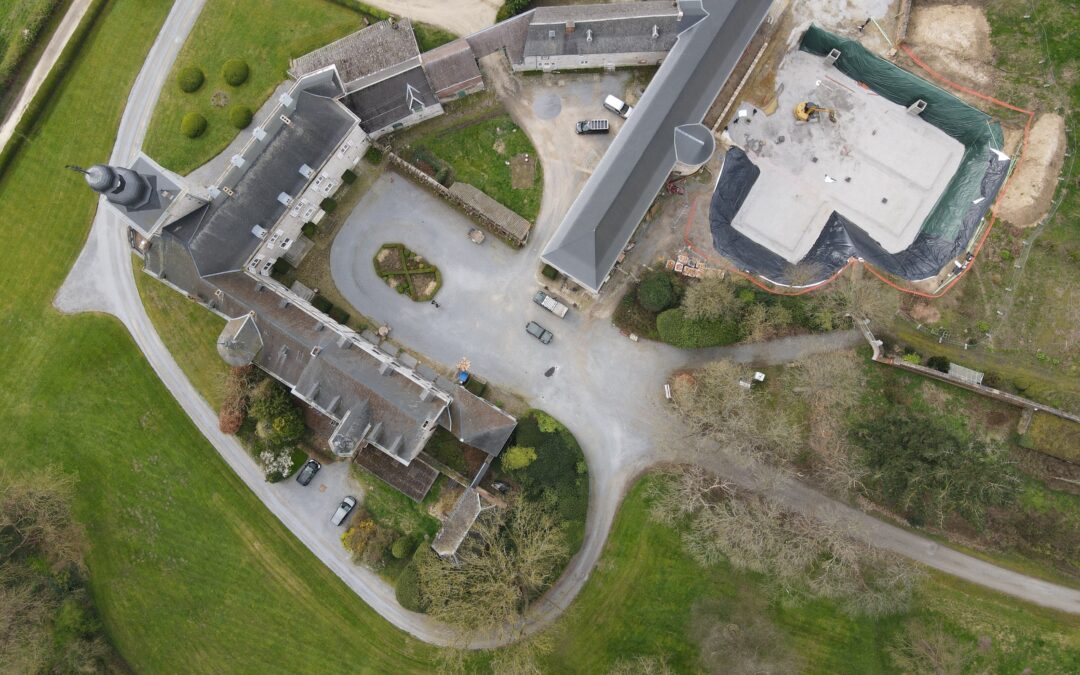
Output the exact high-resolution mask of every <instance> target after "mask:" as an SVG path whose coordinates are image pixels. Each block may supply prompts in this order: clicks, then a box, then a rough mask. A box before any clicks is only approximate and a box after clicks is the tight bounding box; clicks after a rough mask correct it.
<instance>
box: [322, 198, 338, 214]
mask: <svg viewBox="0 0 1080 675" xmlns="http://www.w3.org/2000/svg"><path fill="white" fill-rule="evenodd" d="M319 208H320V209H322V210H323V211H326V212H327V213H333V212H334V209H336V208H337V202H336V201H334V200H333V199H332V198H330V197H327V198H326V199H324V200H322V201H321V202H320V203H319Z"/></svg>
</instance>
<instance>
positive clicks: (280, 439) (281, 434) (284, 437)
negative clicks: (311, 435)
mask: <svg viewBox="0 0 1080 675" xmlns="http://www.w3.org/2000/svg"><path fill="white" fill-rule="evenodd" d="M270 427H271V429H273V433H272V435H271V440H272V441H273V442H275V443H288V442H289V441H295V440H296V439H298V438H300V437H301V436H303V435H304V429H305V428H306V427H305V426H304V418H303V417H301V415H300V411H299V410H297V409H296V408H292V409H291V410H289V411H288V412H286V413H284V414H282V415H278V416H277V417H275V418H274V419H273V421H272V422H271V423H270Z"/></svg>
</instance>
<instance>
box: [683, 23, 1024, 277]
mask: <svg viewBox="0 0 1080 675" xmlns="http://www.w3.org/2000/svg"><path fill="white" fill-rule="evenodd" d="M900 49H902V50H903V51H904V53H905V54H907V56H908V58H910V59H911V60H912V61H914V62H915V64H916V65H918V66H919V67H920V68H922V69H923V70H925V71H926V72H927V73H928V74H929V75H930V76H931V77H933V78H934V79H936V80H938V81H939V82H941V83H943V84H945V85H946V86H948V87H951V88H953V89H955V90H957V91H960V92H963V93H965V94H968V95H970V96H974V97H976V98H979V99H982V100H984V101H988V102H990V103H993V104H995V105H999V106H1001V107H1003V108H1007V109H1009V110H1013V111H1015V112H1019V113H1024V114H1025V115H1027V116H1028V119H1027V123H1026V124H1025V125H1024V140H1023V143H1022V144H1021V148H1020V156H1019V157H1018V158H1017V160H1016V165H1015V166H1014V167H1013V170H1012V172H1011V173H1010V174H1009V178H1008V179H1007V180H1006V181H1005V184H1004V185H1002V186H1001V190H999V191H998V195H997V198H996V199H994V203H993V205H992V206H991V207H990V223H989V224H988V225H987V227H986V229H985V230H984V231H983V233H982V236H981V237H979V241H978V243H976V244H975V251H974V253H973V254H972V258H971V261H970V262H969V263H968V264H967V265H966V266H965V267H964V268H963V269H962V270H960V273H959V274H957V275H956V276H955V277H953V279H952V280H951V281H949V283H947V284H945V286H943V287H942V288H941V289H940V290H938V291H937V292H935V293H925V292H923V291H919V290H915V289H913V288H904V287H903V286H900V285H898V284H895V283H893V282H892V281H891V280H889V279H887V278H886V277H884V276H882V275H881V274H880V273H879V272H878V271H877V270H876V269H874V267H873V266H872V265H868V264H866V263H865V262H863V261H861V260H858V259H857V258H851V259H850V260H848V263H847V264H846V265H844V266H843V267H841V268H840V269H839V270H837V272H836V273H835V274H833V275H832V276H831V277H829V278H828V279H826V280H824V281H822V282H820V283H818V284H815V285H813V286H810V287H807V288H800V289H798V290H793V291H782V290H778V289H777V288H775V287H770V286H768V285H766V284H764V283H762V282H761V281H759V280H758V278H757V277H756V276H754V275H752V274H747V273H746V272H744V271H742V270H739V269H736V270H735V271H736V272H737V273H738V274H739V275H741V276H743V277H744V278H746V279H747V280H748V281H749V282H750V283H752V284H754V285H755V286H757V287H759V288H761V289H762V290H764V291H767V292H769V293H773V294H776V295H792V296H794V295H803V294H805V293H810V292H811V291H816V290H818V289H820V288H823V287H824V286H826V285H827V284H829V283H832V282H833V281H834V280H835V279H836V278H837V277H839V276H840V275H841V274H843V273H844V272H845V271H846V270H847V268H849V267H851V266H852V265H854V264H856V263H862V266H863V268H864V269H867V270H869V271H870V272H871V273H872V274H873V275H874V276H876V277H877V278H878V279H880V280H881V281H883V282H885V283H886V284H888V285H889V286H892V287H893V288H895V289H896V290H898V291H902V292H904V293H908V294H910V295H915V296H918V297H922V298H940V297H941V296H943V295H945V293H947V292H948V291H949V289H951V288H952V287H953V286H954V285H955V284H956V282H957V281H960V278H961V277H963V276H964V275H965V274H967V272H968V270H970V269H971V268H972V267H974V266H975V261H976V260H977V259H978V257H979V252H980V251H981V250H982V247H983V244H985V243H986V240H987V238H988V237H989V236H990V231H991V230H993V229H994V225H995V224H996V222H997V211H998V204H1000V203H1001V199H1002V197H1003V196H1004V195H1005V193H1006V191H1007V190H1008V188H1009V184H1010V183H1012V180H1013V177H1014V176H1015V175H1016V173H1017V171H1019V170H1020V167H1021V166H1022V165H1023V162H1024V156H1025V155H1026V154H1027V147H1028V136H1029V135H1030V133H1031V124H1032V122H1033V121H1034V119H1035V112H1034V111H1032V110H1027V109H1025V108H1020V107H1017V106H1015V105H1012V104H1011V103H1006V102H1005V101H1002V100H999V99H996V98H994V97H993V96H987V95H986V94H983V93H981V92H978V91H975V90H974V89H970V88H968V87H965V86H963V85H961V84H957V83H956V82H953V81H952V80H950V79H948V78H947V77H945V76H944V75H942V74H941V73H939V72H937V71H936V70H934V69H933V68H931V67H930V66H928V65H926V63H924V62H923V61H922V59H920V58H919V57H918V56H916V55H915V53H914V52H913V51H912V50H911V48H910V47H908V46H907V45H903V44H902V45H900ZM696 208H697V200H696V199H695V200H694V201H693V202H691V204H690V213H689V214H688V215H687V218H686V226H685V228H684V229H683V241H684V243H685V244H686V246H687V247H688V248H689V249H690V250H691V251H693V252H694V253H696V254H697V255H699V256H702V257H703V258H705V259H706V260H715V259H714V258H713V257H712V256H711V255H709V254H708V253H707V252H704V251H701V250H699V249H698V248H697V246H696V245H695V244H694V242H693V240H692V239H691V238H690V226H691V223H692V222H693V220H694V214H695V210H696Z"/></svg>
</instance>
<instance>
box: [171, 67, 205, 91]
mask: <svg viewBox="0 0 1080 675" xmlns="http://www.w3.org/2000/svg"><path fill="white" fill-rule="evenodd" d="M205 81H206V75H204V74H203V71H202V68H199V67H198V66H185V67H184V68H181V69H180V72H178V73H177V74H176V84H177V85H178V86H179V87H180V91H183V92H187V93H188V94H190V93H192V92H196V91H198V90H199V87H201V86H203V82H205Z"/></svg>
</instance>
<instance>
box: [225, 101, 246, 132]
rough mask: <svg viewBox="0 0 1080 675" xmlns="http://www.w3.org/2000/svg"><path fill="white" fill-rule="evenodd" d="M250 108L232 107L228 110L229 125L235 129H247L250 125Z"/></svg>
mask: <svg viewBox="0 0 1080 675" xmlns="http://www.w3.org/2000/svg"><path fill="white" fill-rule="evenodd" d="M251 117H252V113H251V108H249V107H247V106H246V105H234V106H233V107H231V108H229V124H231V125H233V126H234V127H236V128H237V129H247V128H248V125H250V124H251Z"/></svg>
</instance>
